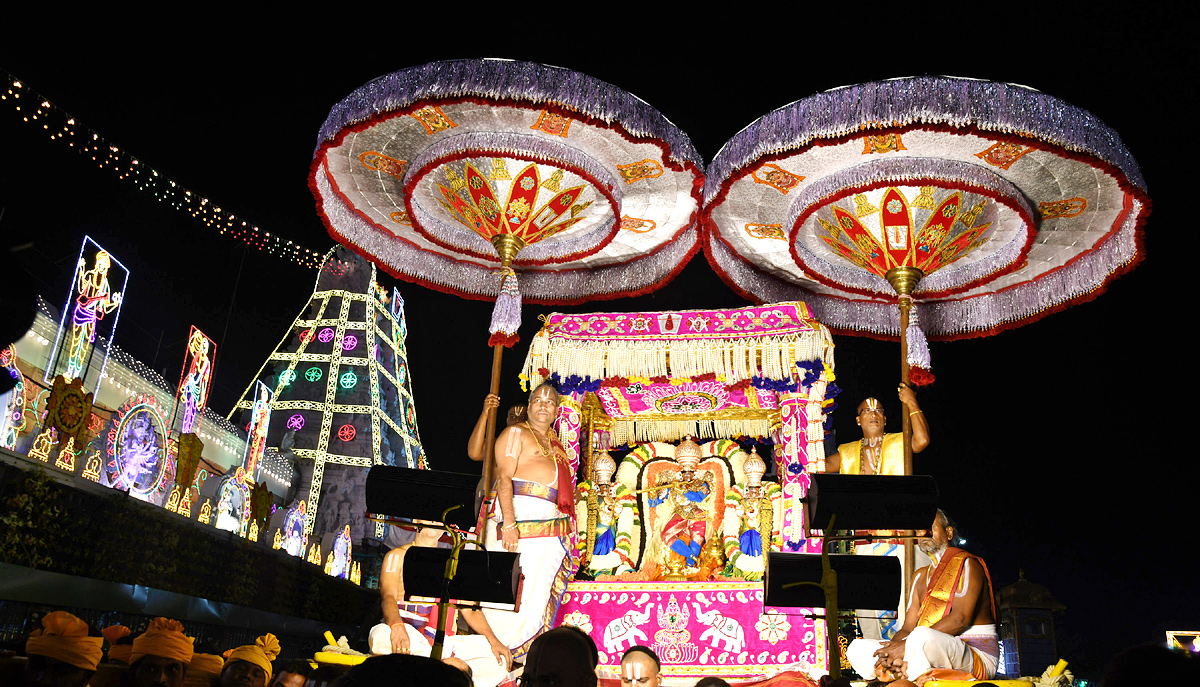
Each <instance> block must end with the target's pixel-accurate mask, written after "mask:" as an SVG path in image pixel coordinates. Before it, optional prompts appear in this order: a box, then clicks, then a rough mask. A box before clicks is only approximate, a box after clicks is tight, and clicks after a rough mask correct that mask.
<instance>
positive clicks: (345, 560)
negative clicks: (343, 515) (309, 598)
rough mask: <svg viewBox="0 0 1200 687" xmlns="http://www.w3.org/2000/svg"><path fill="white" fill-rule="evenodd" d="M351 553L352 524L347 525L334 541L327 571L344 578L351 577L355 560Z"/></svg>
mask: <svg viewBox="0 0 1200 687" xmlns="http://www.w3.org/2000/svg"><path fill="white" fill-rule="evenodd" d="M351 554H352V548H351V543H350V526H349V525H346V526H345V527H344V528H343V529H342V531H341V532H339V533H338V535H337V538H336V539H334V541H333V546H332V547H331V550H330V551H329V561H328V564H329V567H328V570H326V571H325V572H327V573H329V574H330V575H332V576H333V577H340V578H342V579H343V580H345V579H349V577H350V567H351V565H352V564H353V562H354V561H353V559H352V557H351Z"/></svg>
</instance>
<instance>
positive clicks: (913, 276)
mask: <svg viewBox="0 0 1200 687" xmlns="http://www.w3.org/2000/svg"><path fill="white" fill-rule="evenodd" d="M924 276H925V273H924V272H922V271H921V270H919V269H917V268H916V267H908V266H903V267H893V268H892V269H890V270H888V271H887V274H885V275H883V277H884V279H887V280H888V283H889V284H891V285H892V288H893V289H895V290H896V293H897V294H899V295H901V296H911V295H912V292H913V291H914V290H915V289H916V288H917V282H919V281H921V277H924Z"/></svg>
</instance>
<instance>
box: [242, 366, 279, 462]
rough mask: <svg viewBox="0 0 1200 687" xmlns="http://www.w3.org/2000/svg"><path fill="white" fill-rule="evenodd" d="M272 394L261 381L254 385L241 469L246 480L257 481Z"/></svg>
mask: <svg viewBox="0 0 1200 687" xmlns="http://www.w3.org/2000/svg"><path fill="white" fill-rule="evenodd" d="M272 398H274V394H273V393H271V389H270V387H268V386H267V385H266V384H263V383H262V382H261V381H259V382H255V384H254V405H253V406H251V409H250V424H249V426H248V427H247V429H246V453H245V457H244V458H243V459H242V469H243V470H244V472H245V475H246V480H248V481H250V482H251V483H253V482H256V481H258V469H259V467H260V465H261V463H262V457H263V453H264V452H265V451H266V450H267V432H268V431H269V430H270V426H271V399H272Z"/></svg>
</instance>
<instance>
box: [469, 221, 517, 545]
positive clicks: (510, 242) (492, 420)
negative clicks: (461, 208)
mask: <svg viewBox="0 0 1200 687" xmlns="http://www.w3.org/2000/svg"><path fill="white" fill-rule="evenodd" d="M492 245H493V246H495V247H496V252H497V253H498V254H499V255H500V265H501V268H502V270H503V273H502V274H501V275H500V288H501V290H503V288H504V279H505V278H506V277H507V274H508V272H509V271H510V270H511V269H512V263H513V260H514V259H515V258H516V257H517V253H519V252H520V251H521V249H522V248H524V247H525V245H526V243H525V241H524V240H523V239H521V238H520V237H519V236H513V235H512V234H496V235H495V236H493V237H492ZM500 297H502V296H500ZM498 298H499V297H498ZM511 333H512V334H516V332H511ZM503 358H504V345H503V344H500V343H497V344H495V345H494V346H492V384H491V390H490V393H492V394H495V395H497V396H498V395H499V394H500V363H501V361H502V360H503ZM483 437H484V441H483V484H484V493H485V494H487V495H488V496H487V497H485V499H484V507H483V512H484V513H487V512H488V509H489V507H490V505H491V504H490V503H489V501H490V499H491V497H490V495H491V492H492V487H493V483H494V482H495V477H494V474H495V461H494V460H493V459H494V458H495V455H494V454H495V447H496V408H489V409H488V415H487V425H486V429H485V433H484V435H483ZM480 531H482V529H481V530H480Z"/></svg>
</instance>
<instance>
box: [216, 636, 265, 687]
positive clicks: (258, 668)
mask: <svg viewBox="0 0 1200 687" xmlns="http://www.w3.org/2000/svg"><path fill="white" fill-rule="evenodd" d="M278 655H279V640H278V639H276V638H275V635H273V634H271V633H267V634H265V635H263V636H261V637H259V638H258V639H257V640H256V641H255V642H254V643H253V644H247V645H246V646H239V647H238V648H236V649H230V650H229V651H226V652H225V668H224V670H222V671H221V682H220V685H221V687H267V682H269V681H270V679H271V661H274V660H275V657H276V656H278Z"/></svg>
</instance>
